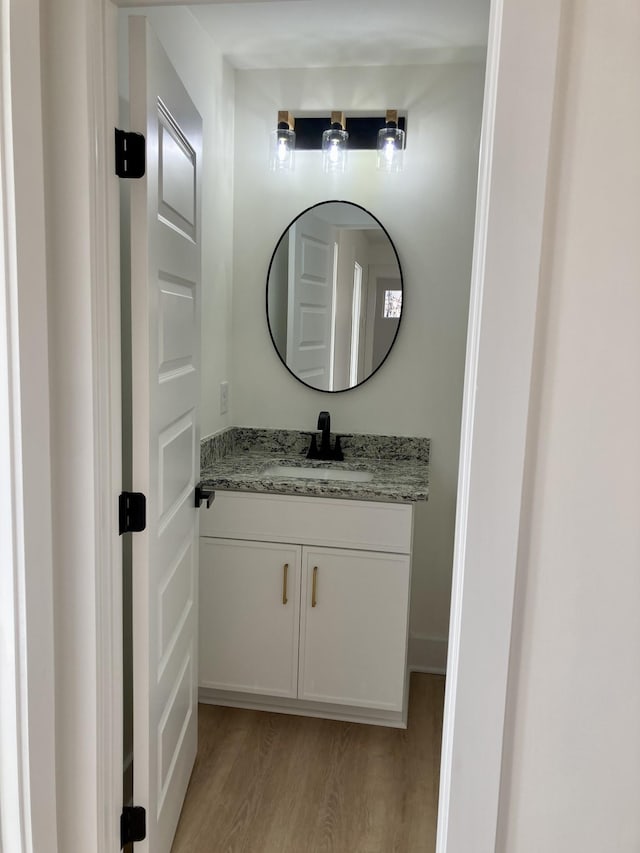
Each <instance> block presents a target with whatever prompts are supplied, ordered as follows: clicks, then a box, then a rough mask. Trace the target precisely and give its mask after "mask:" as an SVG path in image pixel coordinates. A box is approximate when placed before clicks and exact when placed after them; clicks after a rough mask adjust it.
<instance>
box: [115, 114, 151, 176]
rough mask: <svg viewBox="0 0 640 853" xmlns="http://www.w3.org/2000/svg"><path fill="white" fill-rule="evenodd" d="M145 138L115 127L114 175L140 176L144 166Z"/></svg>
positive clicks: (142, 173)
mask: <svg viewBox="0 0 640 853" xmlns="http://www.w3.org/2000/svg"><path fill="white" fill-rule="evenodd" d="M145 148H146V146H145V138H144V136H143V135H142V134H141V133H130V132H126V131H124V130H119V129H118V128H117V127H116V175H117V176H118V177H119V178H142V177H143V175H144V172H145V168H146V154H145Z"/></svg>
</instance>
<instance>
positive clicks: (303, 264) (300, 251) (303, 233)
mask: <svg viewBox="0 0 640 853" xmlns="http://www.w3.org/2000/svg"><path fill="white" fill-rule="evenodd" d="M334 244H335V241H334V237H333V228H332V227H331V225H329V223H328V222H324V221H323V220H321V219H318V217H316V216H313V214H310V213H307V214H306V215H305V216H303V217H301V218H300V219H299V220H298V221H297V222H295V223H294V225H292V226H291V230H290V232H289V305H288V316H289V322H288V324H287V365H288V367H289V369H290V370H291V371H292V372H293V373H295V375H296V376H298V377H299V378H300V379H302V381H303V382H308V383H309V384H311V385H313V387H314V388H318V389H320V390H325V391H329V390H331V363H332V360H331V351H332V347H333V340H332V337H333V302H334V293H333V269H334Z"/></svg>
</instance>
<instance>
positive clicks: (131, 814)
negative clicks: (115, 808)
mask: <svg viewBox="0 0 640 853" xmlns="http://www.w3.org/2000/svg"><path fill="white" fill-rule="evenodd" d="M146 837H147V813H146V811H145V810H144V809H143V808H142V806H125V807H124V808H123V809H122V814H121V815H120V849H122V848H123V847H124V846H125V844H132V843H134V842H136V841H144V839H145V838H146Z"/></svg>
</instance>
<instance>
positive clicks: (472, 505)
mask: <svg viewBox="0 0 640 853" xmlns="http://www.w3.org/2000/svg"><path fill="white" fill-rule="evenodd" d="M559 18H560V4H558V3H557V2H556V0H539V2H537V3H535V4H534V3H531V2H528V0H514V1H513V2H510V3H506V4H505V3H503V0H494V2H493V3H492V8H491V21H490V33H489V45H488V57H487V72H486V90H485V105H484V115H483V132H482V144H481V155H480V172H479V188H478V203H477V213H476V234H475V241H474V258H473V270H472V283H471V309H470V317H469V333H468V345H467V362H466V371H465V389H464V402H463V417H462V436H461V458H460V472H459V482H458V503H457V514H456V532H455V546H454V570H453V588H452V603H451V623H450V633H449V657H448V662H447V686H446V693H445V712H444V730H443V744H442V762H441V771H440V801H439V809H438V834H437V846H436V850H437V853H468V851H469V850H473V851H475V853H490V852H491V851H494V850H495V847H496V833H497V822H498V811H499V797H500V777H501V769H502V749H503V737H504V714H505V705H506V695H507V681H508V663H509V650H510V644H511V629H512V617H513V594H514V587H515V576H516V561H517V548H518V538H519V528H520V508H521V495H522V483H523V471H524V460H525V449H526V432H527V419H528V410H529V399H530V389H531V366H532V358H533V342H534V330H535V319H536V304H537V296H538V284H539V269H540V260H541V253H542V236H543V225H544V206H545V195H546V183H547V173H548V164H549V148H550V138H551V118H552V108H553V100H554V89H555V73H556V59H557V52H558V37H559V23H560V21H559ZM523 33H526V39H522V34H523Z"/></svg>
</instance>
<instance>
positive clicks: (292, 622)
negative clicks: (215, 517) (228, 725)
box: [199, 539, 301, 697]
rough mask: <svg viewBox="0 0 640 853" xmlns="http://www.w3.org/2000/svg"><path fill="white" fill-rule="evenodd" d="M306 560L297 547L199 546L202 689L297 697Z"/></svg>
mask: <svg viewBox="0 0 640 853" xmlns="http://www.w3.org/2000/svg"><path fill="white" fill-rule="evenodd" d="M300 561H301V549H300V548H298V547H296V546H292V545H289V546H287V545H272V544H267V543H254V542H234V541H225V540H219V539H201V540H200V602H199V607H200V664H199V671H200V678H199V683H200V686H201V687H209V688H216V689H219V690H237V691H246V692H249V693H265V694H269V695H270V696H288V697H295V696H296V695H297V680H298V630H299V618H300ZM285 566H286V567H287V568H286V569H285Z"/></svg>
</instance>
